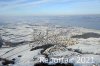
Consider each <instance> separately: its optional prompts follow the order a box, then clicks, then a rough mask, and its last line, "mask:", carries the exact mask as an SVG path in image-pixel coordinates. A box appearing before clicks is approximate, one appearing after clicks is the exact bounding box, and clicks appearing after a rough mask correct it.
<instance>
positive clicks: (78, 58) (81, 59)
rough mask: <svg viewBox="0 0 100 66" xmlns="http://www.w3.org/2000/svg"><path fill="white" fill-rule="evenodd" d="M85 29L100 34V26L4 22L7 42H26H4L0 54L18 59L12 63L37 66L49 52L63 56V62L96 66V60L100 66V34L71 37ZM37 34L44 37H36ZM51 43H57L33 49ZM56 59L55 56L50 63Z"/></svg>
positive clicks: (4, 37)
mask: <svg viewBox="0 0 100 66" xmlns="http://www.w3.org/2000/svg"><path fill="white" fill-rule="evenodd" d="M47 31H48V32H47ZM84 33H97V34H100V30H93V29H86V28H81V27H64V28H63V27H56V28H55V27H50V26H44V25H28V24H24V25H23V24H18V25H7V26H2V27H0V34H1V37H2V39H3V40H4V41H5V42H6V41H8V42H12V43H16V42H24V44H20V45H17V46H14V47H10V46H9V47H6V46H7V45H3V46H2V48H0V58H4V59H7V60H12V59H14V62H15V64H9V66H34V64H35V63H38V62H40V60H41V59H46V58H45V54H46V55H47V56H48V57H49V59H55V60H58V59H63V61H62V62H61V63H68V62H70V63H74V66H93V65H95V64H96V65H98V66H100V37H99V38H96V37H89V38H87V39H85V38H71V36H75V35H82V34H84ZM34 36H35V37H34ZM41 36H42V37H41ZM37 37H38V39H39V38H41V39H39V40H37V41H34V38H37ZM25 41H33V42H25ZM48 44H52V45H53V46H51V47H48V48H46V49H44V47H39V48H37V49H34V50H32V51H31V49H32V48H35V47H38V46H42V45H48ZM42 50H43V52H42ZM60 61H61V60H60ZM2 62H3V61H2V60H1V61H0V66H3V65H2ZM52 62H53V60H52V61H49V62H48V63H52Z"/></svg>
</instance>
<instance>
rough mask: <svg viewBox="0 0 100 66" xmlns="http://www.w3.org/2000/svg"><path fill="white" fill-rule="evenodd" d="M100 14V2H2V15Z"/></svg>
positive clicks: (71, 0) (69, 0) (93, 0)
mask: <svg viewBox="0 0 100 66" xmlns="http://www.w3.org/2000/svg"><path fill="white" fill-rule="evenodd" d="M80 14H100V0H0V15H8V16H9V15H14V16H16V15H19V16H25V15H80Z"/></svg>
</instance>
